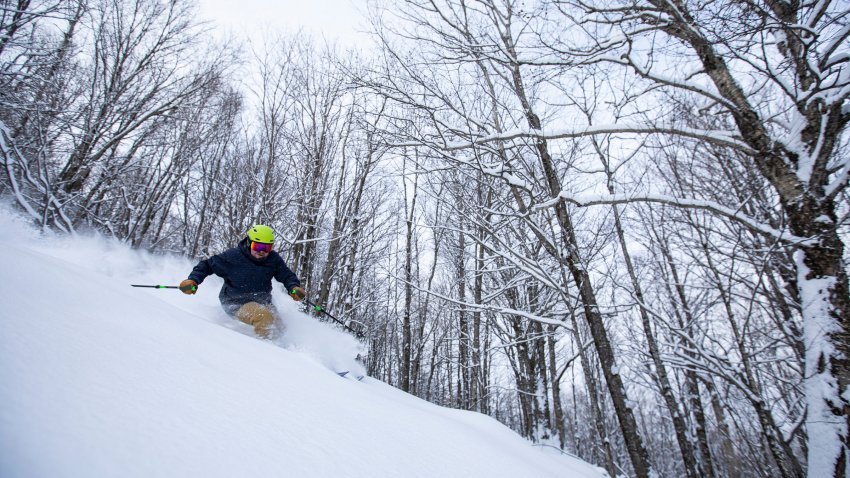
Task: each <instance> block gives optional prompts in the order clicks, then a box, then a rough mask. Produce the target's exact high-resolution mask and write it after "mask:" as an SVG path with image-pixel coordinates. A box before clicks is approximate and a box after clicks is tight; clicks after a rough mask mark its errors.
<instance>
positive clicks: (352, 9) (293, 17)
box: [198, 0, 366, 43]
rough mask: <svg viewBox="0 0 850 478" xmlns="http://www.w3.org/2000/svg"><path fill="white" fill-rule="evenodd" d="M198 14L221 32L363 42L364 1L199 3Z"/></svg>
mask: <svg viewBox="0 0 850 478" xmlns="http://www.w3.org/2000/svg"><path fill="white" fill-rule="evenodd" d="M198 4H199V6H200V10H201V15H202V16H203V17H204V18H205V19H208V20H212V21H214V22H215V23H216V24H217V25H218V26H219V27H221V28H223V29H224V30H233V31H234V32H235V33H248V34H249V35H250V34H251V33H252V32H257V31H258V30H260V29H262V28H266V27H269V28H282V29H284V30H286V31H289V32H294V31H298V30H299V29H303V30H304V31H306V32H310V33H313V34H315V35H316V36H317V37H319V38H321V37H322V36H324V37H325V38H327V39H328V40H334V39H337V40H339V41H340V42H343V43H345V42H349V43H350V42H363V41H365V35H363V34H361V33H358V30H364V29H365V24H366V22H365V20H364V17H363V13H362V12H363V11H364V10H365V4H366V1H365V0H239V1H233V0H198Z"/></svg>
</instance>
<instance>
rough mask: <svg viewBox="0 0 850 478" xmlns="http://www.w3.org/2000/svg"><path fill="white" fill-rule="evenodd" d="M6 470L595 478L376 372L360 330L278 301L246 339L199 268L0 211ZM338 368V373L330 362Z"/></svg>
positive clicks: (1, 428) (1, 458)
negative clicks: (60, 232)
mask: <svg viewBox="0 0 850 478" xmlns="http://www.w3.org/2000/svg"><path fill="white" fill-rule="evenodd" d="M0 261H2V262H3V264H4V267H3V268H2V269H0V300H2V304H3V307H2V310H0V351H2V352H0V353H2V360H0V476H4V477H51V478H56V477H78V476H79V477H115V476H121V477H150V476H159V477H187V476H205V477H206V476H209V477H233V476H251V477H253V476H295V477H333V476H340V477H360V476H363V477H367V476H368V477H376V476H377V477H381V476H421V477H438V476H439V477H451V476H463V477H465V478H469V477H501V476H504V477H511V478H518V477H526V476H528V477H531V476H534V477H548V476H552V477H556V476H557V477H600V476H603V473H602V471H600V470H599V469H598V468H596V467H593V466H591V465H588V464H586V463H584V462H582V461H579V460H576V459H574V458H571V457H568V456H564V455H561V454H559V453H557V452H553V451H551V450H548V449H543V448H538V447H533V446H532V445H531V444H529V443H528V442H527V441H525V440H523V439H521V438H520V437H519V436H518V435H516V434H515V433H513V432H512V431H510V430H508V429H507V428H506V427H504V426H502V425H501V424H499V423H498V422H496V421H495V420H493V419H491V418H489V417H486V416H483V415H480V414H476V413H471V412H461V411H456V410H449V409H445V408H442V407H438V406H435V405H432V404H429V403H427V402H424V401H422V400H419V399H417V398H415V397H412V396H410V395H407V394H405V393H403V392H400V391H398V390H396V389H394V388H392V387H389V386H387V385H385V384H383V383H381V382H378V381H376V380H373V379H371V378H368V377H367V378H365V379H364V380H363V381H356V380H353V379H346V378H341V377H339V376H338V375H336V374H335V373H334V372H333V370H336V369H337V368H339V367H349V366H357V363H356V362H355V361H353V357H352V355H351V354H356V353H357V351H358V350H359V345H358V343H357V341H356V340H354V339H353V338H351V337H349V336H347V335H346V334H343V333H342V332H340V331H338V330H336V329H334V328H333V326H331V325H327V324H324V323H321V322H318V321H317V320H316V319H315V318H313V317H310V316H308V315H305V314H303V313H300V312H299V311H298V310H297V307H296V306H295V305H294V304H293V303H292V301H290V300H289V299H288V298H286V297H285V296H283V294H282V293H281V294H280V295H279V296H278V297H276V301H277V303H278V306H279V307H280V308H281V312H282V315H283V316H284V322H285V326H286V334H285V335H284V336H283V337H281V338H280V339H278V340H277V341H276V342H269V341H261V340H258V339H257V338H255V337H253V334H252V331H251V330H250V328H248V327H247V326H244V325H242V324H239V323H237V322H234V321H233V320H231V319H230V318H228V317H227V316H226V315H225V314H224V313H223V312H221V310H220V308H219V307H218V303H217V299H216V296H217V293H218V284H215V281H213V280H211V279H210V280H208V281H205V282H204V284H203V285H202V287H201V289H200V290H199V293H198V294H197V295H196V296H194V297H188V296H184V295H183V294H180V293H179V292H178V291H175V290H153V289H136V288H131V287H129V284H130V283H153V284H156V283H159V284H174V283H176V282H179V280H181V279H183V278H184V277H185V276H186V274H187V273H188V271H189V270H190V268H191V266H192V263H191V262H189V261H188V260H185V259H183V258H178V257H157V256H153V255H150V254H146V253H143V252H138V251H132V250H129V249H128V248H126V247H125V246H123V245H121V244H119V243H117V242H115V241H110V240H106V239H103V238H99V237H57V236H54V235H51V234H42V233H39V232H37V231H34V230H32V229H30V228H28V227H27V226H26V225H24V224H22V223H21V222H20V221H19V220H18V219H16V218H15V217H14V216H12V215H10V214H9V213H8V212H0ZM329 369H330V370H329Z"/></svg>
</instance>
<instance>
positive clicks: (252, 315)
mask: <svg viewBox="0 0 850 478" xmlns="http://www.w3.org/2000/svg"><path fill="white" fill-rule="evenodd" d="M235 317H236V318H237V319H239V320H240V321H242V322H245V323H246V324H248V325H252V326H253V327H254V332H256V333H257V335H258V336H260V337H261V338H264V339H267V338H270V336H271V327H272V324H273V323H274V313H273V312H272V311H271V309H270V308H268V307H266V306H263V305H260V304H258V303H257V302H248V303H247V304H244V305H242V307H240V308H239V310H237V311H236V314H235Z"/></svg>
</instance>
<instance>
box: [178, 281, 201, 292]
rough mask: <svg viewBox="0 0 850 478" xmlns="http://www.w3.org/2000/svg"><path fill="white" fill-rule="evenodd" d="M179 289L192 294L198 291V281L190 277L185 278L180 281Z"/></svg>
mask: <svg viewBox="0 0 850 478" xmlns="http://www.w3.org/2000/svg"><path fill="white" fill-rule="evenodd" d="M180 291H181V292H183V293H184V294H189V295H192V294H194V293H195V292H197V291H198V283H197V282H195V281H193V280H192V279H186V280H184V281H183V282H181V283H180Z"/></svg>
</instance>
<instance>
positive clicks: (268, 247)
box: [251, 241, 274, 254]
mask: <svg viewBox="0 0 850 478" xmlns="http://www.w3.org/2000/svg"><path fill="white" fill-rule="evenodd" d="M273 246H274V244H266V243H265V242H254V241H251V250H252V251H254V252H265V253H266V254H268V253H269V252H271V251H272V247H273Z"/></svg>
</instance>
